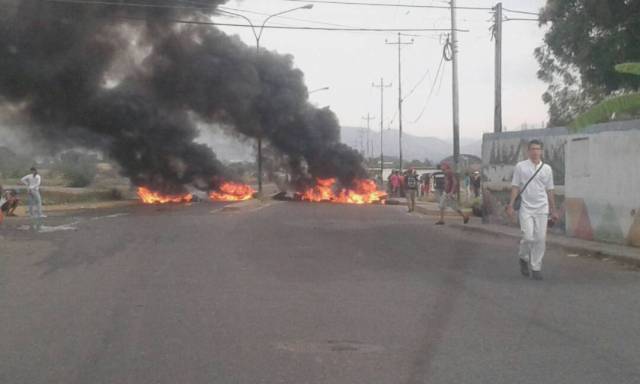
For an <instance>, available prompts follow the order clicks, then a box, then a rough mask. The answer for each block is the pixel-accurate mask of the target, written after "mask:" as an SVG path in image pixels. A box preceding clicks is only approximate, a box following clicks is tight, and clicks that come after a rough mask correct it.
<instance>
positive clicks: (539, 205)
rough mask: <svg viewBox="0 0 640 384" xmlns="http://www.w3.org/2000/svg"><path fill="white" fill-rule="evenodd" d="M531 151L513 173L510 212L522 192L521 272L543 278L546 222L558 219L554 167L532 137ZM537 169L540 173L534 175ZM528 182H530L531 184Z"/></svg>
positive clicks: (510, 214) (512, 210)
mask: <svg viewBox="0 0 640 384" xmlns="http://www.w3.org/2000/svg"><path fill="white" fill-rule="evenodd" d="M528 150H529V158H528V159H527V160H524V161H521V162H519V163H518V164H517V165H516V168H515V170H514V172H513V180H512V182H511V186H512V187H511V200H510V202H509V205H508V206H507V213H508V214H509V216H511V217H512V218H513V216H514V211H515V209H514V202H515V200H516V198H517V197H518V195H519V194H520V197H521V199H522V204H521V207H520V210H519V214H518V217H519V220H520V229H521V230H522V240H521V241H520V251H519V252H518V253H519V254H518V255H519V257H520V272H521V273H522V274H523V275H525V276H529V273H530V271H529V270H531V276H532V277H533V278H534V279H535V280H542V272H541V269H542V258H543V257H544V252H545V242H546V238H547V221H548V220H549V215H551V218H552V220H554V221H557V220H558V213H557V211H556V201H555V196H554V193H553V189H554V185H553V170H552V169H551V167H550V166H549V165H548V164H544V163H543V162H542V142H540V141H539V140H531V141H530V142H529V146H528ZM540 167H542V168H540ZM538 169H539V171H538ZM536 171H538V173H537V174H536V175H535V177H534V174H535V173H536ZM532 177H533V178H532ZM529 180H531V181H530V182H529ZM527 182H529V184H528V185H527ZM525 185H526V187H525ZM521 191H522V193H521Z"/></svg>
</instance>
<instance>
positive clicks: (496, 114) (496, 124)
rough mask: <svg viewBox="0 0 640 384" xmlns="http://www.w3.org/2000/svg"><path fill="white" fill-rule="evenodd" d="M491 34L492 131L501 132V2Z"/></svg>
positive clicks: (496, 10) (497, 6) (497, 7)
mask: <svg viewBox="0 0 640 384" xmlns="http://www.w3.org/2000/svg"><path fill="white" fill-rule="evenodd" d="M493 36H494V37H495V39H496V63H495V70H496V73H495V97H494V102H495V106H494V111H493V131H494V132H502V3H498V4H496V8H495V24H494V25H493Z"/></svg>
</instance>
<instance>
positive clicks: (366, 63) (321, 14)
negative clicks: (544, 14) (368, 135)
mask: <svg viewBox="0 0 640 384" xmlns="http://www.w3.org/2000/svg"><path fill="white" fill-rule="evenodd" d="M353 1H355V0H353ZM367 2H373V3H387V4H389V3H390V4H411V5H439V6H447V5H448V4H449V2H448V1H444V0H423V1H419V0H369V1H367ZM544 3H545V1H544V0H504V1H503V6H504V7H505V8H508V9H512V10H521V11H531V12H537V11H538V10H539V9H540V8H541V7H543V6H544ZM305 4H306V3H304V2H302V3H301V2H293V1H287V0H230V1H228V2H227V3H226V4H225V6H224V7H225V8H224V9H227V10H231V11H233V12H237V13H242V14H244V15H245V16H247V17H249V18H250V19H251V20H252V21H253V22H254V23H256V24H261V23H262V21H263V20H264V18H265V17H266V15H269V14H273V13H277V12H280V11H284V10H288V9H291V8H295V7H299V6H302V5H305ZM495 4H496V1H490V0H467V1H462V0H458V2H457V6H474V7H487V8H491V7H493V6H494V5H495ZM238 10H243V11H242V12H238ZM506 14H507V15H509V16H511V17H512V18H535V16H529V15H524V14H513V13H511V14H509V13H506ZM450 16H451V14H450V11H449V10H447V9H418V8H403V7H363V6H344V5H336V4H317V3H315V4H314V6H313V8H312V9H301V10H297V11H294V12H292V13H289V14H287V15H283V16H281V17H275V18H273V19H271V20H270V21H269V24H268V25H287V26H294V25H297V26H300V25H302V26H316V27H335V26H346V27H367V28H434V29H448V28H450V26H451V18H450ZM491 17H492V15H491V14H490V11H488V10H457V23H458V28H459V29H466V30H469V32H462V33H458V40H459V46H458V49H459V59H458V68H459V79H460V80H459V93H460V135H461V137H463V138H469V139H480V138H481V136H482V134H483V133H486V132H492V131H493V103H494V85H493V84H494V42H493V41H492V40H491V31H490V29H489V28H490V26H491V23H492V22H491ZM215 21H219V22H228V23H229V22H230V23H243V21H242V19H239V18H237V17H233V16H225V17H222V16H220V17H216V18H215ZM221 29H222V30H223V31H225V32H226V33H229V34H237V35H239V36H240V38H241V39H242V40H243V41H245V42H246V43H247V44H248V45H251V46H253V45H255V38H254V37H253V34H252V33H251V30H250V29H248V28H237V27H221ZM414 34H415V35H417V36H414V37H403V39H404V41H405V42H409V41H410V39H411V38H413V44H412V45H404V46H403V48H402V87H403V92H402V93H403V95H404V99H405V101H404V103H403V129H404V131H405V132H408V133H411V134H414V135H418V136H434V137H438V138H441V139H445V140H451V138H452V135H453V134H452V132H453V129H452V97H451V84H452V81H451V78H452V70H451V63H450V62H447V61H444V62H443V64H442V67H441V73H440V75H439V76H438V78H435V76H436V73H437V69H438V66H439V63H440V62H441V59H442V47H443V46H442V42H443V39H444V37H443V33H442V32H415V33H414ZM543 36H544V27H543V28H540V27H539V26H538V23H537V22H535V21H508V22H505V23H504V24H503V64H502V66H503V75H502V76H503V79H502V82H503V94H502V99H503V125H504V126H506V129H507V130H517V129H519V127H520V126H521V125H522V124H523V123H527V124H528V125H535V126H540V125H541V124H543V123H545V122H546V121H547V119H548V118H547V108H546V106H545V105H544V103H543V102H542V100H541V95H542V93H543V92H544V90H545V89H546V85H545V84H544V83H543V82H542V81H540V80H538V79H537V77H536V72H537V70H538V63H537V61H536V60H535V58H534V56H533V50H534V49H535V48H536V47H538V46H540V45H542V39H543ZM385 40H387V41H389V42H394V41H397V34H396V33H395V32H375V33H371V32H368V33H366V32H333V31H331V32H328V31H292V30H277V29H266V30H265V31H264V34H263V37H262V40H261V46H262V47H264V48H266V49H269V50H272V51H276V52H278V53H282V54H291V55H293V56H294V63H295V66H296V67H297V68H299V69H301V70H302V71H303V72H304V74H305V81H306V84H307V87H308V88H309V90H311V91H312V90H314V89H319V88H324V87H329V89H328V90H321V91H317V92H313V93H311V95H310V100H311V102H312V103H313V104H315V105H317V106H318V107H325V106H329V107H330V108H331V109H332V110H333V111H334V112H335V113H336V114H337V116H338V118H339V120H340V123H341V125H343V126H353V127H360V126H366V122H365V120H363V117H364V116H366V115H367V114H368V113H370V114H371V115H372V116H374V117H375V119H374V120H372V121H371V129H374V130H379V129H380V119H379V118H380V91H379V88H374V87H373V86H372V83H374V82H376V83H379V82H380V78H381V77H382V78H384V81H385V83H391V84H392V86H391V87H390V88H385V94H384V119H383V126H384V128H385V129H389V128H392V129H397V128H398V116H397V111H398V50H397V45H390V44H385ZM420 80H422V82H421V81H420ZM434 80H435V81H434ZM414 88H415V90H414V92H413V93H411V94H409V93H410V91H411V90H413V89H414ZM430 93H431V97H429V94H430ZM423 110H424V112H423V113H422V116H421V117H420V115H421V112H422V111H423ZM419 117H420V118H419ZM418 118H419V119H418Z"/></svg>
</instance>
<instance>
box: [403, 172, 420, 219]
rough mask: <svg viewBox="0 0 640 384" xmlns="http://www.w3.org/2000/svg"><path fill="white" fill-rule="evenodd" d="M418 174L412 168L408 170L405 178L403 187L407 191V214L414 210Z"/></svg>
mask: <svg viewBox="0 0 640 384" xmlns="http://www.w3.org/2000/svg"><path fill="white" fill-rule="evenodd" d="M418 184H419V181H418V174H417V173H416V170H415V169H413V168H409V170H408V171H407V176H406V177H405V187H406V190H407V205H408V206H409V212H413V211H414V210H415V209H416V194H417V193H418Z"/></svg>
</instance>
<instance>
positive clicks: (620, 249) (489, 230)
mask: <svg viewBox="0 0 640 384" xmlns="http://www.w3.org/2000/svg"><path fill="white" fill-rule="evenodd" d="M396 200H398V201H399V202H401V204H404V205H405V206H406V200H405V199H400V198H396ZM416 212H420V213H422V214H425V215H434V216H435V215H438V214H439V213H440V211H439V209H438V204H436V203H431V202H423V201H420V202H418V201H416ZM445 212H446V213H445V216H452V215H457V214H456V213H455V212H453V211H452V210H450V209H447V211H445ZM447 226H448V227H451V228H456V229H459V230H462V231H471V232H477V233H484V234H488V235H494V236H506V237H511V238H513V239H514V240H519V239H520V237H521V235H520V229H519V228H517V227H509V226H506V225H496V224H483V223H482V221H481V220H480V219H479V218H474V217H472V219H471V221H469V223H468V224H462V223H460V222H457V221H456V222H451V223H447ZM547 244H548V245H550V246H556V247H561V248H565V249H566V250H568V251H573V252H575V253H588V254H592V255H596V256H598V255H600V256H605V257H610V258H612V259H615V260H618V261H621V262H624V263H630V264H634V265H638V266H640V248H635V247H628V246H625V245H619V244H609V243H601V242H596V241H589V240H583V239H578V238H574V237H567V236H563V235H558V234H552V233H549V234H547Z"/></svg>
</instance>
